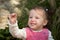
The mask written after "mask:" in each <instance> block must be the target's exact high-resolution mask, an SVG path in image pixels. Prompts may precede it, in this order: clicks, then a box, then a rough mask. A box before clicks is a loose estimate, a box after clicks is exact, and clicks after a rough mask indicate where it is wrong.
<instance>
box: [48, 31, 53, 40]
mask: <svg viewBox="0 0 60 40" xmlns="http://www.w3.org/2000/svg"><path fill="white" fill-rule="evenodd" d="M48 40H54V39H53V36H52V34H51V31H49V36H48Z"/></svg>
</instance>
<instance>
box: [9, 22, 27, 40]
mask: <svg viewBox="0 0 60 40" xmlns="http://www.w3.org/2000/svg"><path fill="white" fill-rule="evenodd" d="M8 24H9V32H10V33H11V35H12V36H13V37H16V38H21V39H22V38H26V31H25V28H23V29H19V28H18V24H17V22H16V23H15V24H10V22H8Z"/></svg>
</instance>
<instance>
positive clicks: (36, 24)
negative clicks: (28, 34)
mask: <svg viewBox="0 0 60 40" xmlns="http://www.w3.org/2000/svg"><path fill="white" fill-rule="evenodd" d="M43 15H44V13H43V11H38V10H37V11H36V10H31V11H30V15H29V20H28V25H29V27H30V28H32V29H33V30H40V29H42V28H43V26H44V25H46V23H45V19H44V17H43Z"/></svg>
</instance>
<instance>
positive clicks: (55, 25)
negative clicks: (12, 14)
mask: <svg viewBox="0 0 60 40" xmlns="http://www.w3.org/2000/svg"><path fill="white" fill-rule="evenodd" d="M5 1H6V0H5ZM24 1H25V2H24ZM20 3H21V4H20V5H17V7H18V8H20V9H21V10H22V11H21V12H22V14H21V16H20V17H18V26H19V28H23V27H26V26H27V21H28V11H29V10H30V9H31V8H32V7H34V6H36V5H38V6H42V7H45V8H46V9H48V11H47V13H48V15H49V23H48V25H47V26H48V28H49V30H51V32H52V35H53V38H54V39H55V40H60V0H21V1H20ZM0 39H1V40H20V39H17V38H14V37H12V35H11V34H10V33H9V28H8V27H7V28H6V29H0Z"/></svg>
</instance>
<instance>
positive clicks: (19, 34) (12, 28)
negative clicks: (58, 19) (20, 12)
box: [8, 21, 54, 40]
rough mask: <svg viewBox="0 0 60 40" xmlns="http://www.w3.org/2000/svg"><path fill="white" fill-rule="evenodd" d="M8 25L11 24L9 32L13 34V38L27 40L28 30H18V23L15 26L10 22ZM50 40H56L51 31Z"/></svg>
mask: <svg viewBox="0 0 60 40" xmlns="http://www.w3.org/2000/svg"><path fill="white" fill-rule="evenodd" d="M8 24H9V31H10V33H11V35H12V36H13V37H16V38H21V39H23V40H25V39H26V31H25V30H26V29H25V28H23V29H19V28H18V24H17V22H16V23H15V24H11V23H10V22H9V21H8ZM41 31H42V30H39V31H34V32H41ZM48 40H54V39H53V37H52V35H51V31H49V36H48Z"/></svg>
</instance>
